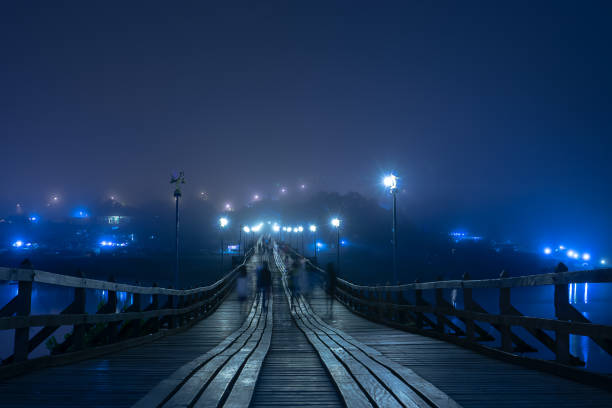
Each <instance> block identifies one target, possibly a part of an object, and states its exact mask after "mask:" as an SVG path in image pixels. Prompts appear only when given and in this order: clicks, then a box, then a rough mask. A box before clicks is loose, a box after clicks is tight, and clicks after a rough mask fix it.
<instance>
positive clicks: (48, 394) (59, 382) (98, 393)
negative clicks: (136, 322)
mask: <svg viewBox="0 0 612 408" xmlns="http://www.w3.org/2000/svg"><path fill="white" fill-rule="evenodd" d="M255 257H257V255H255ZM252 269H253V263H252V262H251V264H250V265H249V270H250V271H252ZM251 275H252V274H251ZM250 304H251V302H250V301H247V302H244V303H241V302H240V301H239V300H238V297H237V295H236V293H235V291H234V292H232V293H231V294H230V295H229V296H228V297H227V298H226V299H225V301H224V302H223V303H222V304H221V305H220V306H219V308H218V309H217V310H216V311H214V312H213V313H212V314H211V315H210V316H208V317H207V318H205V319H203V320H202V321H200V322H198V323H196V324H195V325H194V326H193V327H191V328H190V329H188V330H186V331H184V332H182V333H178V334H175V335H172V336H166V337H163V338H161V339H158V340H156V341H154V342H152V343H148V344H144V345H140V346H137V347H133V348H129V349H125V350H122V351H120V352H117V353H113V354H108V355H105V356H103V357H100V358H95V359H91V360H86V361H82V362H80V363H76V364H70V365H65V366H58V367H50V368H46V369H42V370H39V371H35V372H32V373H30V374H27V375H23V376H19V377H15V378H11V379H8V380H3V381H1V382H0V395H1V396H2V397H1V399H0V406H2V407H42V406H44V407H86V406H91V407H130V406H132V405H133V404H134V403H136V402H137V401H138V400H139V399H140V398H142V397H143V396H144V395H146V394H147V393H148V392H149V391H150V390H151V389H152V388H153V387H155V385H156V384H158V383H159V382H160V381H161V380H163V379H165V378H167V377H168V376H169V375H171V374H172V373H173V372H174V371H175V370H177V369H178V368H179V367H181V366H183V365H184V364H186V363H188V362H190V361H193V360H194V359H195V358H197V357H198V356H200V355H202V354H204V353H206V352H208V351H209V350H211V349H213V348H214V347H215V346H217V345H218V344H219V343H220V342H221V341H223V340H224V339H225V338H226V337H227V336H229V335H230V334H231V333H233V332H234V331H236V330H237V329H238V328H239V327H240V325H241V324H242V323H243V322H244V320H245V318H246V317H247V314H248V311H249V310H248V309H249V305H250Z"/></svg>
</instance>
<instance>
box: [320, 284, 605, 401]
mask: <svg viewBox="0 0 612 408" xmlns="http://www.w3.org/2000/svg"><path fill="white" fill-rule="evenodd" d="M311 305H312V308H313V310H314V311H315V312H316V313H317V314H318V315H319V316H321V317H322V318H323V319H324V320H325V321H326V322H327V323H329V324H330V325H331V326H333V327H337V328H339V329H341V330H343V331H345V332H346V333H348V334H349V335H351V336H353V337H354V338H356V339H357V340H359V341H361V342H363V343H365V344H367V345H368V346H371V347H373V348H375V349H376V350H378V351H380V352H381V353H382V354H383V355H385V356H386V357H388V358H390V359H391V360H393V361H395V362H397V363H400V364H402V365H404V366H406V367H408V368H410V369H412V370H413V371H415V372H416V373H417V374H418V375H420V376H421V377H423V378H424V379H426V380H428V381H429V382H431V383H433V384H434V385H435V386H436V387H438V388H439V389H440V390H442V391H444V392H445V393H447V394H448V395H449V396H450V397H451V398H453V399H454V400H455V401H457V402H458V403H459V404H461V405H462V406H463V407H465V408H468V407H482V408H490V407H496V408H502V407H612V390H611V392H606V391H604V390H602V389H600V388H596V387H591V386H588V385H584V384H580V383H577V382H574V381H570V380H566V379H563V378H560V377H557V376H554V375H551V374H546V373H542V372H539V371H535V370H529V369H527V368H523V367H521V366H518V365H514V364H510V363H506V362H502V361H499V360H497V359H494V358H490V357H486V356H483V355H482V354H479V353H476V352H474V351H470V350H468V349H465V348H462V347H459V346H456V345H454V344H450V343H447V342H444V341H441V340H436V339H432V338H429V337H425V336H420V335H417V334H412V333H408V332H404V331H401V330H397V329H393V328H390V327H387V326H384V325H381V324H378V323H374V322H371V321H369V320H366V319H364V318H362V317H359V316H357V315H355V314H353V313H351V311H349V310H348V309H347V308H346V307H344V305H342V304H341V303H339V302H337V301H334V302H333V304H332V306H331V307H329V304H328V300H327V297H326V295H325V293H324V292H323V291H322V290H321V289H320V288H317V289H316V290H315V291H314V293H313V297H312V300H311Z"/></svg>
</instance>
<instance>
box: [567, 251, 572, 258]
mask: <svg viewBox="0 0 612 408" xmlns="http://www.w3.org/2000/svg"><path fill="white" fill-rule="evenodd" d="M567 256H569V257H570V258H573V257H574V251H573V250H571V249H570V250H569V251H567Z"/></svg>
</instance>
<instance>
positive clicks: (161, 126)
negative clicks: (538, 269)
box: [0, 1, 612, 250]
mask: <svg viewBox="0 0 612 408" xmlns="http://www.w3.org/2000/svg"><path fill="white" fill-rule="evenodd" d="M127 3H129V4H127ZM382 3H383V2H356V1H350V2H349V1H347V2H332V1H320V2H318V1H314V2H311V1H302V2H298V1H282V2H246V3H244V4H240V3H238V2H231V1H230V2H225V1H224V2H202V1H194V2H160V3H157V2H153V1H143V2H119V1H105V2H83V1H75V2H60V1H53V2H49V1H42V2H2V4H1V5H0V47H1V51H0V53H1V54H0V58H1V62H0V70H1V71H0V135H1V137H2V144H1V146H0V149H1V152H2V154H1V156H0V157H1V160H0V171H1V173H2V174H3V176H2V178H1V179H0V191H2V194H1V196H0V204H1V205H2V208H3V209H14V206H15V203H17V202H23V203H25V205H29V206H30V207H36V205H38V204H37V203H43V202H44V201H45V200H46V199H47V198H48V196H49V195H50V194H51V193H59V194H61V195H62V197H65V199H66V200H69V201H70V202H74V203H77V202H79V201H82V200H86V199H92V198H97V197H103V196H106V195H108V194H110V193H115V194H118V195H119V196H121V198H122V199H123V200H125V201H127V202H130V203H133V204H134V205H138V204H142V203H144V202H147V201H152V200H168V201H169V200H170V199H171V188H170V186H169V185H168V181H169V175H170V173H171V172H172V171H176V170H184V171H185V173H186V176H187V181H188V184H187V185H186V186H185V191H186V203H187V202H188V199H189V197H190V196H189V195H192V196H193V197H195V196H196V194H197V192H200V191H202V190H206V191H207V192H208V193H209V195H210V199H211V200H213V201H215V202H218V203H219V204H221V203H222V202H225V201H226V200H231V201H233V202H235V203H237V204H240V203H244V202H245V201H246V200H247V199H248V197H250V196H252V194H255V193H259V194H264V195H265V194H272V193H274V192H275V191H277V189H278V187H279V186H286V187H287V188H288V189H289V193H291V192H292V191H293V190H295V189H296V188H297V186H298V185H300V184H301V183H305V184H306V185H307V187H308V188H309V189H312V190H327V191H339V192H343V193H344V192H348V191H357V192H360V193H363V194H365V195H367V196H370V197H378V196H380V197H381V201H382V200H383V199H384V197H383V196H382V192H381V189H380V186H379V185H380V177H381V176H382V175H383V173H384V172H385V171H389V170H394V171H396V172H397V173H398V174H399V175H400V176H401V188H402V192H401V195H400V197H399V198H400V205H401V214H402V216H403V217H410V218H412V219H414V220H417V221H418V222H420V223H422V224H423V225H427V224H430V223H431V224H432V225H433V224H434V223H440V224H448V225H450V226H455V227H458V228H465V229H470V230H474V231H475V232H481V231H482V232H484V233H490V234H497V236H500V237H505V236H507V237H509V238H520V239H523V240H524V239H531V240H533V242H535V243H537V242H551V240H553V239H555V240H573V241H572V242H575V243H576V245H581V246H582V248H584V249H590V250H605V249H609V248H611V247H612V238H611V234H610V233H609V231H610V230H612V217H610V213H609V208H610V204H609V203H610V201H611V199H612V189H611V183H610V179H611V176H612V162H611V160H610V152H611V147H612V142H611V136H610V134H611V130H612V124H611V117H612V115H611V113H612V76H611V73H612V69H611V68H612V61H611V58H612V57H611V55H612V54H611V53H610V42H611V39H612V25H611V24H610V21H611V18H612V12H611V9H610V3H609V2H594V1H593V2H590V1H589V2H563V1H551V2H545V1H538V2H533V1H525V2H523V1H511V2H503V4H502V2H491V1H483V2H467V1H461V2H458V1H449V2H428V1H418V2H416V1H415V2H412V1H402V2H397V3H395V2H384V3H385V5H384V6H383V5H382ZM552 243H553V244H554V242H552Z"/></svg>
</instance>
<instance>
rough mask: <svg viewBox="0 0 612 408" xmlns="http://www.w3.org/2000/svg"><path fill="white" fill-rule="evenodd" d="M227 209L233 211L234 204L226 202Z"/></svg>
mask: <svg viewBox="0 0 612 408" xmlns="http://www.w3.org/2000/svg"><path fill="white" fill-rule="evenodd" d="M225 210H226V211H232V205H231V204H230V203H225Z"/></svg>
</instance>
